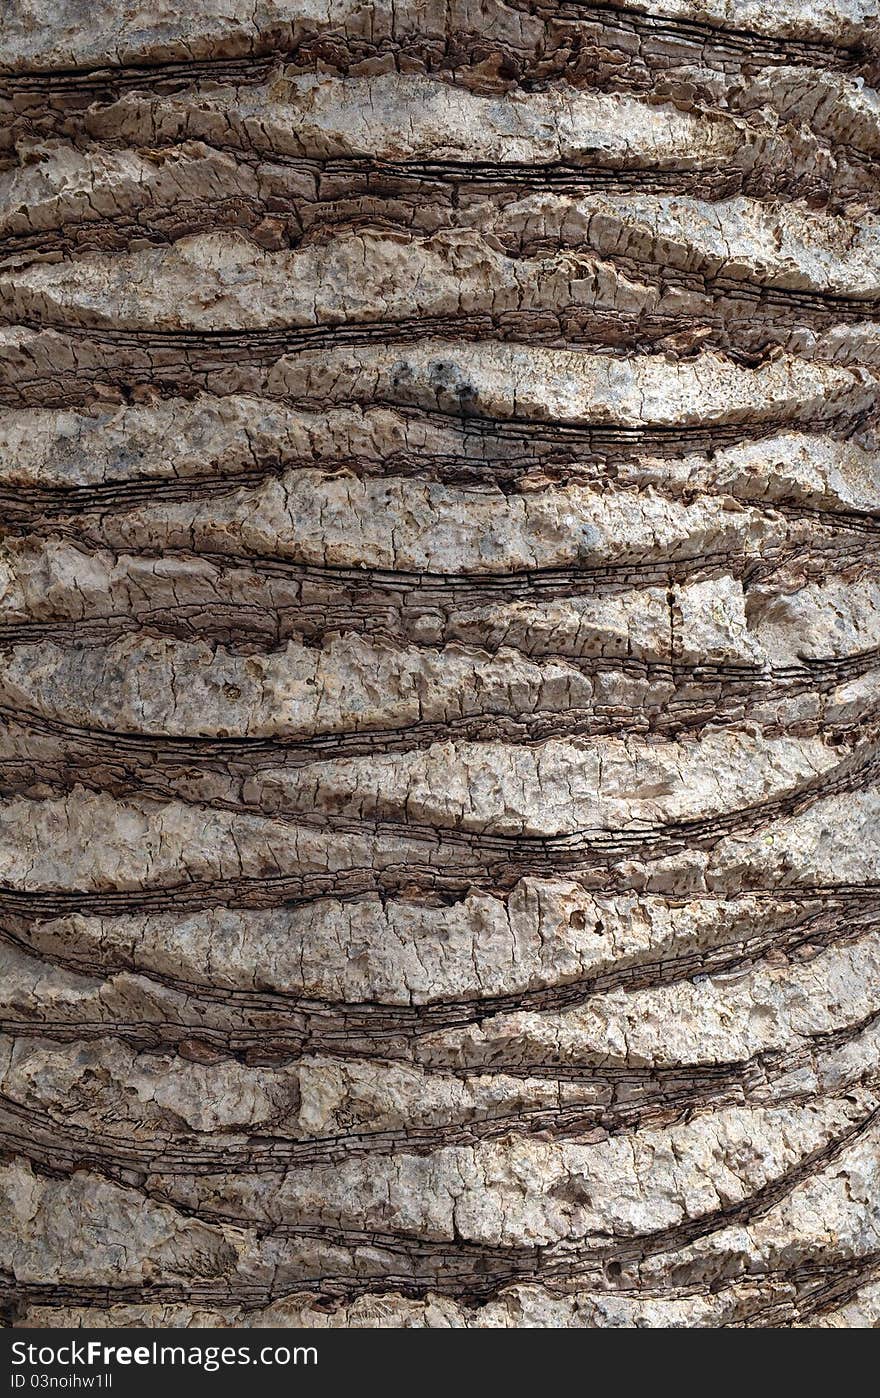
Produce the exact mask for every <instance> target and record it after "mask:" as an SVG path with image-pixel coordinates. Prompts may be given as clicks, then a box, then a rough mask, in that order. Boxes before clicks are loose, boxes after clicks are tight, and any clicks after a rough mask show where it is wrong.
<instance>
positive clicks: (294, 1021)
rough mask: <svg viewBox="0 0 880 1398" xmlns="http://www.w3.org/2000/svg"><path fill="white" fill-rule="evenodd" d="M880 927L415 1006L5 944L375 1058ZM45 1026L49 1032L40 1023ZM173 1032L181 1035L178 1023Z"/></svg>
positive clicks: (811, 931) (813, 929)
mask: <svg viewBox="0 0 880 1398" xmlns="http://www.w3.org/2000/svg"><path fill="white" fill-rule="evenodd" d="M780 896H781V897H784V895H780ZM878 926H880V901H878V900H876V899H875V900H874V901H873V902H872V900H871V897H870V894H868V895H866V896H865V897H864V898H863V899H861V900H859V902H857V903H856V904H855V906H853V905H852V904H850V905H849V906H847V904H846V903H845V902H843V901H839V902H837V903H835V902H834V901H831V902H830V904H826V905H825V906H823V907H822V908H821V909H820V910H818V911H816V912H810V911H809V909H807V910H806V911H805V912H804V913H803V914H802V915H801V916H800V917H799V918H797V919H795V921H794V922H791V923H789V924H787V925H785V926H783V927H780V928H772V929H771V930H769V931H766V932H757V933H755V934H754V935H753V936H751V937H743V938H739V939H731V940H730V941H728V942H723V943H719V944H718V945H715V946H710V947H705V948H702V949H700V950H691V951H683V952H677V951H676V949H675V947H674V945H673V946H671V947H670V948H669V949H668V950H667V951H666V953H665V954H662V955H657V956H655V957H653V958H652V957H645V958H644V959H635V958H628V959H627V958H622V959H621V960H620V962H619V963H617V964H616V965H615V966H614V967H613V968H612V969H609V970H605V971H597V972H594V973H592V974H589V975H584V976H581V977H577V978H572V979H571V980H567V981H563V982H560V983H559V984H556V985H554V984H548V985H543V986H540V987H538V988H535V989H520V990H517V991H511V992H507V993H496V994H488V995H470V996H461V997H456V998H450V997H438V998H436V999H432V1000H430V1001H427V1002H425V1003H422V1004H415V1005H404V1004H400V1003H393V1002H386V1001H370V1002H345V1001H334V1000H322V999H320V998H317V997H315V996H311V995H308V994H305V993H303V992H300V991H293V990H292V991H281V990H272V991H262V992H257V991H245V990H236V989H232V988H218V989H215V988H212V987H211V986H210V985H209V984H207V983H205V982H197V981H189V980H186V979H184V978H183V977H179V976H174V975H169V974H160V973H159V972H157V971H154V970H152V969H150V968H149V967H144V966H142V965H141V964H139V963H138V961H137V960H136V959H135V958H134V957H132V958H128V957H116V958H114V959H113V960H112V961H110V962H109V963H108V962H104V961H101V960H100V959H98V958H95V957H90V956H88V955H83V956H76V955H70V954H60V953H57V952H51V951H47V950H46V949H45V948H43V947H41V946H39V945H34V941H33V938H32V936H31V935H30V932H29V929H28V927H27V926H26V925H25V926H22V925H21V924H18V925H16V924H15V923H14V922H11V921H7V923H6V924H5V925H2V924H0V941H3V942H5V943H6V944H7V945H9V946H13V947H15V948H16V949H17V950H19V951H21V952H24V953H25V955H27V956H30V957H34V958H36V959H39V960H40V961H42V962H45V963H46V964H47V965H50V966H54V967H58V968H60V969H62V970H64V971H67V972H70V973H72V974H74V975H81V976H87V977H89V978H94V979H109V978H111V977H112V976H113V975H115V974H117V973H119V972H126V973H131V974H132V975H136V976H138V977H140V978H141V979H143V980H145V981H148V982H152V983H155V984H156V985H158V986H161V987H165V988H166V989H168V990H170V991H172V992H175V993H177V994H180V995H182V996H184V997H185V998H186V999H187V1001H188V1002H192V1003H193V1004H199V1003H201V1004H203V1005H205V1006H210V1005H212V1004H213V1005H218V1006H220V1007H221V1008H222V1009H223V1010H224V1011H226V1012H228V1013H229V1015H230V1016H239V1017H240V1021H241V1025H243V1026H247V1025H251V1024H255V1023H256V1018H255V1017H259V1016H260V1015H264V1016H266V1017H267V1018H266V1023H265V1026H264V1028H263V1030H262V1031H261V1032H262V1033H263V1034H265V1036H266V1038H267V1039H268V1040H270V1041H271V1042H272V1043H273V1044H275V1045H276V1046H280V1045H281V1044H282V1043H283V1045H284V1047H285V1052H289V1051H290V1049H291V1046H292V1045H294V1044H295V1045H296V1052H297V1054H299V1055H305V1054H309V1053H317V1052H332V1053H334V1054H336V1055H341V1056H343V1057H344V1056H345V1055H346V1052H352V1053H356V1056H358V1057H363V1056H365V1055H369V1054H370V1053H371V1052H373V1051H378V1052H382V1050H381V1047H380V1046H381V1044H382V1043H383V1041H389V1044H390V1047H391V1048H392V1049H394V1045H395V1044H396V1043H398V1042H399V1041H400V1040H405V1039H417V1038H418V1037H420V1036H422V1035H426V1034H434V1033H436V1032H438V1031H439V1030H449V1029H455V1028H460V1027H462V1026H464V1025H468V1024H481V1023H483V1021H484V1020H487V1019H491V1018H493V1017H496V1016H499V1015H505V1014H515V1013H517V1012H519V1011H523V1012H530V1013H553V1014H558V1013H560V1012H563V1011H566V1010H570V1009H576V1008H578V1007H579V1006H582V1005H585V1004H587V1003H588V1002H589V1000H591V999H592V998H593V997H595V996H597V995H604V994H608V993H610V992H613V991H617V990H624V991H627V992H629V993H633V992H636V991H642V990H649V989H656V988H659V987H661V986H666V985H674V984H678V983H680V982H682V981H686V980H693V979H694V978H696V977H702V976H707V975H724V974H729V973H730V972H732V971H738V970H742V969H744V968H745V969H750V968H752V967H755V966H756V965H758V964H760V963H761V962H762V961H763V960H764V959H765V958H766V957H767V956H768V955H770V954H771V953H772V954H774V955H780V954H781V955H783V956H785V957H787V958H788V959H789V960H790V961H792V962H796V961H797V960H798V959H799V957H801V956H803V955H807V956H809V957H810V958H812V957H813V956H815V955H818V954H819V953H820V952H822V951H826V950H828V949H829V948H832V947H837V946H841V945H849V944H850V943H853V942H858V941H860V940H861V939H862V938H864V937H865V936H867V935H869V934H870V933H872V932H874V931H875V930H876V929H877V927H878ZM278 1019H281V1020H286V1021H287V1024H286V1025H284V1026H279V1025H278V1024H277V1022H276V1021H277V1020H278ZM36 1027H37V1028H39V1023H38V1022H37V1026H36ZM75 1027H76V1025H75V1024H74V1028H75ZM168 1028H169V1030H174V1029H176V1028H177V1026H168ZM109 1030H110V1026H109V1025H108V1031H109ZM188 1032H189V1030H188V1029H181V1030H180V1032H179V1033H178V1034H177V1035H176V1037H175V1035H174V1034H173V1033H171V1034H170V1035H169V1036H168V1037H167V1038H165V1039H163V1042H167V1043H176V1042H181V1041H183V1040H184V1039H185V1038H186V1037H187V1033H188ZM193 1032H195V1033H196V1035H197V1037H200V1038H202V1039H204V1041H205V1042H206V1043H208V1044H210V1045H212V1046H216V1047H217V1048H218V1049H221V1050H222V1049H223V1048H224V1046H225V1044H226V1042H227V1040H226V1038H225V1031H224V1030H222V1029H218V1028H217V1026H216V1025H209V1024H207V1022H206V1028H205V1030H204V1032H202V1031H200V1030H193ZM229 1034H230V1036H233V1037H234V1038H235V1040H236V1042H238V1041H239V1040H240V1039H241V1038H242V1035H243V1034H244V1035H245V1036H246V1034H247V1030H246V1029H240V1028H237V1027H236V1026H235V1025H234V1024H231V1025H230V1029H229ZM252 1037H254V1041H255V1042H256V1041H258V1039H259V1035H256V1036H252ZM240 1051H241V1050H240V1048H237V1049H236V1052H240ZM522 1071H523V1072H529V1071H531V1069H530V1068H529V1066H528V1065H525V1068H523V1070H522ZM536 1071H537V1072H540V1065H536Z"/></svg>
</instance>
